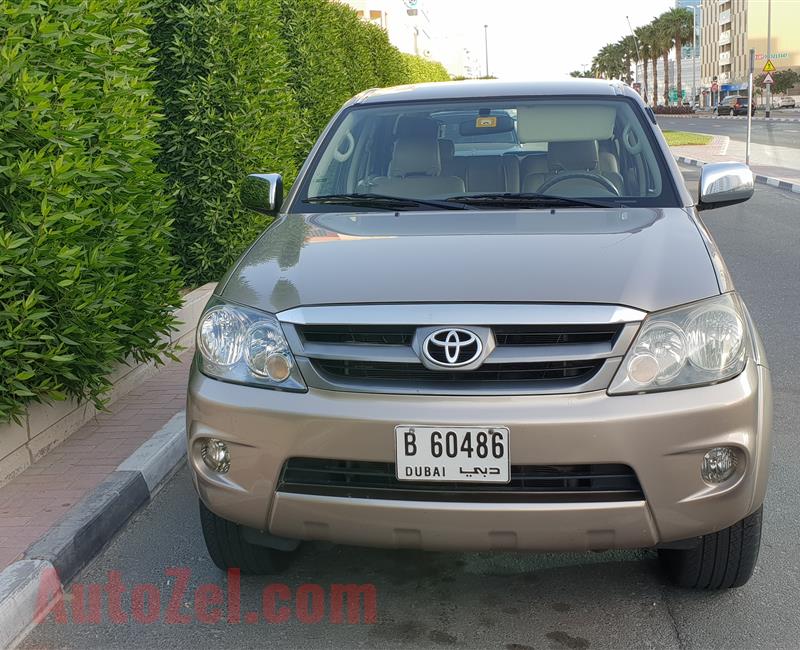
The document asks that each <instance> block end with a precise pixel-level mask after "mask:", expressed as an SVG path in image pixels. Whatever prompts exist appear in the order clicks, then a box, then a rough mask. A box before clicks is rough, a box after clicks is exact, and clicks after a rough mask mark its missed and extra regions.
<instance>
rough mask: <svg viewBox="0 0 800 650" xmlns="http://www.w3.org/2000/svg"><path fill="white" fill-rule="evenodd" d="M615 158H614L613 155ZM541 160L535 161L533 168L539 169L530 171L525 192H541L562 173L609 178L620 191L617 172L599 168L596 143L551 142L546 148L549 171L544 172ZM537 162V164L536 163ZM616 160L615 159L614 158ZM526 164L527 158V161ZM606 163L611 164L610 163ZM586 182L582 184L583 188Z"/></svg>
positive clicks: (525, 177)
mask: <svg viewBox="0 0 800 650" xmlns="http://www.w3.org/2000/svg"><path fill="white" fill-rule="evenodd" d="M612 158H613V155H612ZM540 160H541V159H538V160H537V159H535V158H534V159H532V161H531V163H530V165H537V166H538V168H537V169H532V170H527V171H526V173H525V176H524V177H523V179H524V180H523V182H522V191H523V192H538V191H539V188H540V187H541V186H542V185H543V184H544V183H545V182H546V181H549V180H550V179H552V178H554V177H556V176H558V175H559V174H564V173H569V172H589V173H594V174H598V175H600V176H603V177H604V178H607V179H608V180H610V181H611V183H612V184H613V185H614V186H615V187H616V188H617V189H618V190H620V191H621V189H622V176H620V174H619V171H618V169H617V170H616V171H615V170H613V169H608V170H604V169H601V168H600V152H599V149H598V145H597V141H596V140H579V141H575V142H551V143H549V145H548V149H547V171H546V172H544V170H543V169H542V163H541V162H539V161H540ZM534 161H535V162H534ZM614 161H616V159H614ZM525 162H526V163H527V159H526V161H525ZM606 164H608V165H609V166H611V165H612V163H611V162H610V161H608V162H607V163H606ZM576 184H577V180H576ZM583 184H585V183H581V185H583Z"/></svg>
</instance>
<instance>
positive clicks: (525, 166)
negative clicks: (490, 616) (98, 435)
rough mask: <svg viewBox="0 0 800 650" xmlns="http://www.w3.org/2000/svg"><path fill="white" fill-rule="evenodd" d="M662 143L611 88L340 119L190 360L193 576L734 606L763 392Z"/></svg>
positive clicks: (757, 496)
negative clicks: (522, 573)
mask: <svg viewBox="0 0 800 650" xmlns="http://www.w3.org/2000/svg"><path fill="white" fill-rule="evenodd" d="M752 193H753V175H752V173H751V172H750V170H749V169H748V168H747V167H746V166H744V165H741V164H738V163H720V164H713V165H706V166H705V167H703V168H702V170H701V180H700V188H699V200H698V202H697V203H695V201H694V200H693V199H692V197H691V196H690V194H689V192H688V191H687V190H686V187H685V186H684V183H683V180H682V177H681V173H680V171H679V169H678V167H677V166H676V164H675V162H674V160H673V158H672V156H671V155H670V153H669V150H668V148H667V146H666V144H665V142H664V139H663V137H662V135H661V132H660V130H659V128H658V127H657V126H656V122H655V118H654V116H653V113H652V112H651V110H650V109H649V108H647V107H646V106H645V105H644V103H643V102H642V100H641V98H640V97H639V95H638V94H636V93H635V92H634V91H633V90H631V89H630V88H629V87H627V86H624V85H622V84H619V83H616V82H606V81H597V80H573V81H565V82H559V83H548V84H544V83H542V84H539V83H516V84H512V83H505V82H492V81H486V82H456V83H437V84H428V85H420V86H409V87H401V88H389V89H383V90H373V91H368V92H365V93H362V94H361V95H359V96H357V97H355V98H353V99H352V100H351V101H349V102H348V103H347V104H346V105H345V106H344V107H343V108H342V109H341V111H340V112H339V113H338V114H337V115H336V116H335V117H334V118H333V120H332V121H331V123H330V125H329V126H328V127H327V129H326V130H325V131H324V133H322V135H321V136H320V139H319V141H318V142H317V144H316V145H315V147H314V148H313V150H312V151H311V153H310V155H309V158H308V161H307V163H306V165H305V166H304V167H303V169H302V171H301V173H300V175H299V177H298V178H297V180H296V181H295V183H294V184H293V186H292V189H291V192H290V193H289V194H288V196H287V197H286V199H285V200H284V198H283V187H282V183H281V178H280V176H279V175H277V174H254V175H252V176H250V177H248V178H247V179H245V180H244V181H243V185H242V200H243V202H244V204H245V205H246V206H247V207H249V208H252V209H253V210H257V211H260V212H264V213H268V214H275V215H277V216H276V218H275V220H274V222H273V224H272V225H271V226H270V228H269V229H268V230H267V231H266V232H264V234H263V235H262V236H261V237H260V238H259V239H258V240H257V241H256V242H255V243H254V244H253V245H252V246H251V247H250V249H249V250H248V251H247V252H246V253H245V254H244V255H243V256H242V258H241V259H240V260H239V262H237V264H236V265H235V266H234V267H233V268H232V269H231V270H230V272H229V273H228V274H227V276H226V277H225V278H224V279H223V280H222V281H221V282H220V283H219V285H218V288H217V290H216V293H215V294H214V296H213V298H212V299H211V301H210V302H209V303H208V305H207V307H206V310H205V313H204V315H203V316H202V318H201V320H200V324H199V326H198V330H197V353H196V357H195V361H194V365H193V369H192V373H191V379H190V382H189V399H188V410H187V434H188V443H189V444H188V455H189V463H190V466H191V468H192V472H193V476H194V482H195V485H196V488H197V491H198V494H199V496H200V513H201V519H202V524H203V532H204V535H205V539H206V542H207V546H208V550H209V553H210V555H211V557H212V558H213V560H214V562H215V563H216V564H217V565H218V566H219V567H222V568H229V567H239V568H241V569H242V571H244V572H250V573H254V572H270V571H273V570H275V569H276V568H278V567H279V566H280V565H281V564H282V563H283V562H284V561H286V560H287V559H288V558H289V557H290V556H291V553H292V551H293V550H294V549H295V548H296V547H297V545H298V543H299V542H300V541H302V540H327V541H331V542H336V543H342V544H354V545H363V546H377V547H388V548H415V549H438V550H454V551H463V550H479V551H487V550H497V551H512V550H513V551H518V550H528V551H560V550H563V551H567V550H569V551H581V550H588V549H592V550H602V549H612V548H640V547H646V548H655V549H658V554H659V556H660V557H661V559H662V560H663V563H664V565H665V568H666V570H667V572H668V573H669V575H670V576H671V578H672V579H673V580H674V581H675V582H676V583H678V584H680V585H684V586H687V587H694V588H702V589H717V588H726V587H735V586H739V585H742V584H744V583H745V582H746V581H747V580H748V578H749V577H750V575H751V573H752V571H753V568H754V566H755V562H756V558H757V555H758V548H759V541H760V534H761V507H762V502H763V499H764V493H765V489H766V483H767V473H768V468H769V456H770V426H771V417H772V403H771V393H770V378H769V370H768V368H767V363H766V360H765V356H764V351H763V348H762V344H761V341H760V339H759V336H758V334H757V332H756V329H755V327H754V326H753V322H752V320H751V318H750V315H749V314H748V311H747V308H746V307H745V305H744V303H743V302H742V300H741V298H740V297H739V295H738V294H737V293H736V291H735V289H734V287H733V284H732V283H731V279H730V276H729V274H728V272H727V270H726V268H725V265H724V263H723V261H722V258H721V257H720V254H719V251H718V250H717V247H716V245H715V244H714V242H713V240H712V239H711V237H710V235H709V233H708V231H707V229H706V228H705V226H704V225H703V222H702V221H701V220H700V217H699V215H698V211H700V210H705V209H710V208H715V207H720V206H725V205H730V204H733V203H737V202H740V201H745V200H747V199H748V198H749V197H750V196H751V195H752Z"/></svg>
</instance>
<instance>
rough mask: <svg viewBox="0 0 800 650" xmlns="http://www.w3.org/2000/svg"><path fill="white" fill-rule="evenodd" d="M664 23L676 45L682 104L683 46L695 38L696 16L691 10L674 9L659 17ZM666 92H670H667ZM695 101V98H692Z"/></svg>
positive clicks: (679, 91) (677, 74) (676, 67)
mask: <svg viewBox="0 0 800 650" xmlns="http://www.w3.org/2000/svg"><path fill="white" fill-rule="evenodd" d="M658 20H659V21H661V22H662V25H663V29H664V30H665V31H666V32H668V33H670V34H671V40H672V41H673V42H674V43H675V75H676V77H677V80H676V81H677V86H678V102H679V103H680V97H681V92H682V89H683V85H682V82H683V80H682V79H681V55H682V52H681V50H682V48H683V44H684V43H685V42H687V41H690V40H691V39H692V38H693V37H694V15H693V14H692V12H691V11H690V10H689V9H680V8H677V7H676V8H674V9H670V10H669V11H666V12H664V13H663V14H661V16H659V17H658ZM665 92H669V91H668V90H666V91H665ZM692 101H694V98H692Z"/></svg>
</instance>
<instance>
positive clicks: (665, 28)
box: [652, 13, 675, 106]
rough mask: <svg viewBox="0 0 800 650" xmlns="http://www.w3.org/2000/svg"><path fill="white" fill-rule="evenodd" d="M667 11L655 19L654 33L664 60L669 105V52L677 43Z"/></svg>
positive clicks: (667, 103)
mask: <svg viewBox="0 0 800 650" xmlns="http://www.w3.org/2000/svg"><path fill="white" fill-rule="evenodd" d="M665 16H666V13H663V14H661V15H660V16H659V17H658V18H656V19H655V20H654V21H653V23H652V24H653V34H654V43H655V46H656V51H657V52H658V53H659V54H660V55H661V59H662V60H663V62H664V106H669V53H670V52H671V51H672V46H673V45H674V44H675V41H674V38H673V33H672V26H671V25H670V23H669V22H668V20H666V19H665Z"/></svg>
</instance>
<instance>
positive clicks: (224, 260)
mask: <svg viewBox="0 0 800 650" xmlns="http://www.w3.org/2000/svg"><path fill="white" fill-rule="evenodd" d="M153 19H154V27H153V30H152V42H153V45H154V46H155V47H156V48H158V51H159V57H158V65H157V68H156V71H157V79H158V84H157V92H158V96H159V98H160V100H161V102H162V105H163V109H164V114H165V117H166V119H165V120H164V122H162V132H161V134H160V135H159V138H158V139H159V143H160V144H161V147H162V151H161V155H160V156H159V167H160V168H161V170H162V171H164V172H165V173H166V174H167V176H168V179H169V180H168V187H169V191H170V193H171V194H172V195H173V196H174V198H175V207H174V217H175V223H176V228H175V239H174V246H175V249H174V250H175V253H176V254H177V256H178V258H179V261H180V264H181V268H182V271H183V275H184V278H185V280H186V282H187V284H199V283H202V282H206V281H209V280H216V279H218V278H219V277H220V276H221V275H222V273H224V271H225V269H226V268H228V267H229V266H230V265H231V264H232V263H233V261H234V260H235V259H236V257H237V256H238V255H239V254H240V253H241V252H242V250H243V249H244V248H245V247H246V246H247V245H248V244H249V243H250V242H251V241H253V239H255V237H256V236H257V235H258V233H260V232H261V231H262V230H263V229H264V228H265V226H266V225H267V224H268V223H269V218H268V217H264V216H259V215H256V214H255V213H253V212H250V211H247V210H244V209H243V208H242V207H241V206H240V204H239V183H240V181H241V180H242V179H243V178H244V177H245V176H246V175H247V174H248V173H250V172H253V171H260V170H270V171H271V170H275V171H279V172H281V173H283V174H284V175H285V176H286V177H287V181H288V182H289V183H291V181H292V180H293V177H294V173H295V169H296V165H295V160H296V152H297V149H298V147H299V146H300V142H301V140H302V136H301V132H300V128H299V127H300V124H299V122H298V120H297V115H298V106H297V103H296V101H295V99H294V95H293V93H292V92H291V89H290V88H289V86H288V81H289V72H290V70H289V65H288V61H287V58H286V53H285V50H284V47H283V41H282V39H281V38H280V35H279V32H278V29H279V24H278V7H277V4H276V2H274V1H269V0H196V1H194V2H188V3H186V4H181V3H178V2H168V1H162V2H159V3H157V4H156V5H155V8H154V10H153Z"/></svg>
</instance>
